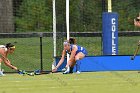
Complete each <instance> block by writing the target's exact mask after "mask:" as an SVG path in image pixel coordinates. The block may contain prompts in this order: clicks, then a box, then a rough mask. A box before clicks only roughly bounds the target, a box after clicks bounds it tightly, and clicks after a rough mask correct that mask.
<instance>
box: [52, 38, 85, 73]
mask: <svg viewBox="0 0 140 93" xmlns="http://www.w3.org/2000/svg"><path fill="white" fill-rule="evenodd" d="M72 43H73V44H72ZM63 46H64V49H63V52H62V57H61V59H60V61H59V63H58V64H57V66H56V67H55V68H54V69H53V70H52V72H56V71H57V68H59V66H60V65H61V64H62V63H63V62H64V59H65V55H66V54H67V53H68V54H70V58H69V60H68V62H67V65H66V71H65V72H64V73H63V74H68V73H72V72H73V67H74V65H75V64H76V68H77V69H76V71H77V73H80V60H81V59H83V58H84V57H85V56H86V55H87V51H86V49H85V48H84V47H81V46H78V45H76V44H74V42H73V40H69V41H68V40H65V41H64V43H63Z"/></svg>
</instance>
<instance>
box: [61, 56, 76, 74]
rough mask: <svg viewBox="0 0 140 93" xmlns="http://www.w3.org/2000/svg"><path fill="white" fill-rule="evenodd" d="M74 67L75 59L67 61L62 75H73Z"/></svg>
mask: <svg viewBox="0 0 140 93" xmlns="http://www.w3.org/2000/svg"><path fill="white" fill-rule="evenodd" d="M74 65H75V59H74V58H73V59H71V60H69V61H68V63H67V65H66V71H65V72H64V73H63V74H68V73H73V67H74Z"/></svg>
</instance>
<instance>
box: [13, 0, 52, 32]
mask: <svg viewBox="0 0 140 93" xmlns="http://www.w3.org/2000/svg"><path fill="white" fill-rule="evenodd" d="M48 3H50V0H47V1H46V0H23V2H22V4H21V5H20V7H19V10H18V11H17V16H16V17H15V19H16V26H17V28H16V30H17V31H18V32H21V31H24V32H25V31H35V32H37V31H52V11H51V9H50V8H51V7H50V5H51V4H48Z"/></svg>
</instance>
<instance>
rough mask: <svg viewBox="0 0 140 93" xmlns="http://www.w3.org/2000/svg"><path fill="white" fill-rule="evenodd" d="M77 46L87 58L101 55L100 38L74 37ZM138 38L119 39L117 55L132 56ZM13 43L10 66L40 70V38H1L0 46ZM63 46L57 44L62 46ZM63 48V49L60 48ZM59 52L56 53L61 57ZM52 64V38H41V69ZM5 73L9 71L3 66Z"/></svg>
mask: <svg viewBox="0 0 140 93" xmlns="http://www.w3.org/2000/svg"><path fill="white" fill-rule="evenodd" d="M76 39H77V44H78V45H81V46H83V47H85V48H86V49H87V51H88V55H89V56H93V55H94V56H96V55H101V54H102V48H101V37H76ZM138 40H139V37H138V36H135V37H119V55H132V54H133V53H134V51H135V49H136V47H137V42H138ZM8 42H11V43H14V44H15V45H16V51H15V53H14V54H12V55H9V59H10V60H11V61H12V64H14V65H16V66H17V67H19V68H20V69H25V70H35V69H39V68H40V38H39V37H33V38H3V39H1V40H0V44H5V43H8ZM62 45H63V44H61V43H60V44H58V46H62ZM62 48H63V47H62ZM61 50H62V49H58V50H57V52H58V54H59V56H61ZM52 62H53V38H52V37H44V38H43V68H44V70H50V69H51V64H52ZM3 68H4V69H5V71H11V69H9V68H7V67H5V66H3Z"/></svg>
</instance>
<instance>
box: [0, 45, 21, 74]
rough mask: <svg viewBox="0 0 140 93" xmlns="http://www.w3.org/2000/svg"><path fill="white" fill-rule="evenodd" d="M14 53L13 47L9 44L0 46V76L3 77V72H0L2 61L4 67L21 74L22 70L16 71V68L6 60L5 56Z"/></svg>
mask: <svg viewBox="0 0 140 93" xmlns="http://www.w3.org/2000/svg"><path fill="white" fill-rule="evenodd" d="M14 51H15V45H13V44H11V43H8V44H6V45H0V76H4V74H3V71H2V70H1V62H2V61H3V62H4V63H5V65H6V66H8V67H10V68H11V69H14V70H16V71H18V72H21V73H22V70H18V68H17V67H16V66H13V65H12V64H11V62H10V60H9V59H8V58H7V56H8V55H9V54H12V53H14Z"/></svg>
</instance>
